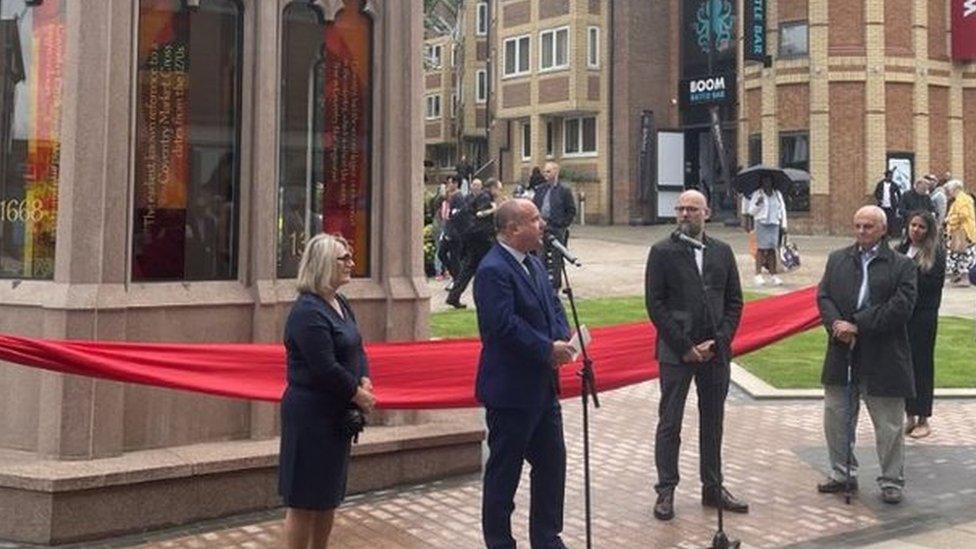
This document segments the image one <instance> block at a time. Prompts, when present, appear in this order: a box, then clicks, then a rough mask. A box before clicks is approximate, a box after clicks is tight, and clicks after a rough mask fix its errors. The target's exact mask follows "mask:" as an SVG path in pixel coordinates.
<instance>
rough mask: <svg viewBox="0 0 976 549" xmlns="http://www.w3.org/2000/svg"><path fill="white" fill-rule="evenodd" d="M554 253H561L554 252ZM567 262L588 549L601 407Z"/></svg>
mask: <svg viewBox="0 0 976 549" xmlns="http://www.w3.org/2000/svg"><path fill="white" fill-rule="evenodd" d="M553 253H554V254H555V253H560V252H559V251H556V250H553ZM566 263H567V262H566V261H563V262H562V276H563V280H564V281H565V286H563V293H564V294H566V297H567V298H568V299H569V307H570V310H572V312H573V325H574V326H575V327H576V333H577V334H579V343H580V352H581V353H582V355H583V367H582V368H580V370H579V371H578V372H576V375H578V376H579V377H580V384H581V388H582V390H581V391H580V398H581V399H582V400H583V494H584V496H583V497H584V501H585V505H586V548H587V549H590V548H592V547H593V536H592V525H591V511H590V398H591V397H592V398H593V406H594V407H596V408H599V407H600V399H599V397H597V394H596V377H595V376H594V374H593V361H592V360H590V356H589V354H588V353H587V352H586V341H585V340H584V338H583V334H582V333H581V332H580V321H579V313H577V311H576V299H575V298H574V297H573V287H572V286H570V284H569V273H567V271H566Z"/></svg>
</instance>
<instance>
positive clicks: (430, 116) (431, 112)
mask: <svg viewBox="0 0 976 549" xmlns="http://www.w3.org/2000/svg"><path fill="white" fill-rule="evenodd" d="M425 116H426V118H427V120H437V119H438V118H440V117H441V96H440V95H428V96H427V111H426V114H425Z"/></svg>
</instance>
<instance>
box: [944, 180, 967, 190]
mask: <svg viewBox="0 0 976 549" xmlns="http://www.w3.org/2000/svg"><path fill="white" fill-rule="evenodd" d="M962 187H963V185H962V181H959V180H958V179H950V180H949V181H948V182H946V184H945V190H946V192H948V193H951V192H955V191H957V190H959V189H961V188H962Z"/></svg>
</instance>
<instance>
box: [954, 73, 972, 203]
mask: <svg viewBox="0 0 976 549" xmlns="http://www.w3.org/2000/svg"><path fill="white" fill-rule="evenodd" d="M962 102H963V105H976V89H972V88H970V89H968V90H963V92H962ZM962 128H963V130H962V133H963V136H964V139H965V140H964V141H963V158H964V160H963V168H964V169H965V170H966V173H965V174H962V175H963V177H964V178H965V179H964V180H963V181H964V182H965V183H967V186H968V187H969V188H970V189H974V188H976V154H974V151H976V115H974V114H973V112H972V111H969V112H967V113H965V114H964V115H963V117H962ZM957 175H958V174H957Z"/></svg>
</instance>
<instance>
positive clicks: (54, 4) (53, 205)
mask: <svg viewBox="0 0 976 549" xmlns="http://www.w3.org/2000/svg"><path fill="white" fill-rule="evenodd" d="M30 16H31V17H32V18H33V44H32V45H31V54H30V56H31V59H32V60H33V63H32V64H33V67H32V68H31V70H32V71H33V72H34V78H33V79H31V90H30V94H29V97H30V102H31V105H30V107H31V116H30V119H31V120H32V121H33V131H32V132H31V135H30V139H29V140H28V143H27V169H26V170H25V177H24V200H23V202H22V204H21V206H22V207H21V210H23V211H22V214H21V216H20V217H21V219H22V221H23V222H24V247H23V265H24V272H23V274H24V276H25V277H29V278H47V277H50V276H52V275H53V273H54V247H55V239H56V234H57V211H58V178H59V174H60V166H61V90H62V85H61V84H62V80H63V74H64V73H63V70H64V17H63V5H62V1H61V0H53V1H50V2H44V3H43V4H41V5H40V6H37V7H35V8H33V10H32V11H31V13H30Z"/></svg>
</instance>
